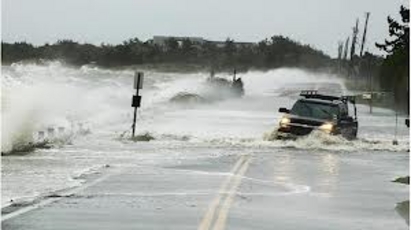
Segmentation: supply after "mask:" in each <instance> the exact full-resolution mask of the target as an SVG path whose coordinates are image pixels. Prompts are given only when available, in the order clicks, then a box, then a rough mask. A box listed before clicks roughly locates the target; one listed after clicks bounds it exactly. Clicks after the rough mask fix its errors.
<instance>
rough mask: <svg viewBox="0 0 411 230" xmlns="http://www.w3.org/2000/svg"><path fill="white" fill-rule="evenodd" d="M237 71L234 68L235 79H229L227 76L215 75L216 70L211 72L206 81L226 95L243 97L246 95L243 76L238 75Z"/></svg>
mask: <svg viewBox="0 0 411 230" xmlns="http://www.w3.org/2000/svg"><path fill="white" fill-rule="evenodd" d="M236 74H237V71H236V70H234V73H233V80H232V81H230V80H227V79H225V78H219V77H215V75H214V71H213V70H212V71H211V73H210V77H209V78H207V80H206V83H207V85H208V86H210V87H212V88H213V89H215V91H217V92H220V93H221V94H222V95H221V96H225V97H242V96H243V95H244V83H243V81H242V80H241V78H237V77H236Z"/></svg>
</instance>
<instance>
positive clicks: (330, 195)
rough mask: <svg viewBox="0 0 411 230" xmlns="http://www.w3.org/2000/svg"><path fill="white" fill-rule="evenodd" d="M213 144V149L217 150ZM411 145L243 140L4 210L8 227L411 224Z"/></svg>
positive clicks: (113, 170) (92, 179) (111, 173)
mask: <svg viewBox="0 0 411 230" xmlns="http://www.w3.org/2000/svg"><path fill="white" fill-rule="evenodd" d="M210 151H211V150H210ZM408 160H409V157H408V153H406V152H384V151H381V152H378V151H377V152H375V151H374V152H329V151H325V150H322V151H313V150H297V149H293V150H292V151H291V150H290V149H288V148H268V147H267V148H265V147H261V148H238V149H234V150H232V149H231V150H230V154H227V155H221V156H218V157H210V158H202V159H187V160H185V161H180V162H178V164H174V165H173V164H164V165H146V166H144V165H136V166H129V167H126V168H118V167H116V165H113V166H111V167H109V168H106V169H104V170H103V171H102V172H100V173H97V174H93V175H90V176H88V178H87V180H88V182H87V183H85V184H84V185H83V186H82V187H80V188H77V189H75V190H72V191H66V192H63V193H61V194H62V195H63V196H62V197H52V198H48V199H45V200H43V201H41V202H40V203H39V204H37V205H38V206H39V207H36V208H31V207H33V206H29V207H28V208H27V207H25V208H22V209H20V210H19V211H17V212H14V213H11V214H7V215H3V217H2V218H3V221H2V229H13V230H18V229H32V230H37V229H39V230H40V229H41V230H46V229H53V230H54V229H67V230H68V229H73V230H74V229H76V230H78V229H199V230H203V229H204V230H205V229H216V230H217V229H316V230H318V229H344V230H345V229H408V226H407V224H406V222H405V220H404V219H402V218H401V216H400V215H399V214H398V213H397V211H396V210H395V207H396V205H397V203H400V202H402V201H404V200H407V199H408V191H409V189H408V186H406V185H401V184H396V183H392V182H390V181H391V180H393V179H394V178H396V177H397V176H402V175H405V174H408Z"/></svg>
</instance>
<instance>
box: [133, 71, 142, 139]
mask: <svg viewBox="0 0 411 230" xmlns="http://www.w3.org/2000/svg"><path fill="white" fill-rule="evenodd" d="M143 80H144V73H143V72H135V73H134V89H136V95H133V99H132V101H131V107H134V117H133V133H132V137H134V134H135V131H136V119H137V108H138V107H140V105H141V96H140V95H138V93H139V89H142V88H143Z"/></svg>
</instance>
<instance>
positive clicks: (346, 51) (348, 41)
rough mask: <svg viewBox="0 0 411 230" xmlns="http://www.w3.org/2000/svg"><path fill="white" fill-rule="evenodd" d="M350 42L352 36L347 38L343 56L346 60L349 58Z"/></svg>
mask: <svg viewBox="0 0 411 230" xmlns="http://www.w3.org/2000/svg"><path fill="white" fill-rule="evenodd" d="M349 43H350V37H348V38H347V40H345V46H344V56H343V59H344V60H348V44H349Z"/></svg>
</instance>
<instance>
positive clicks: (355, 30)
mask: <svg viewBox="0 0 411 230" xmlns="http://www.w3.org/2000/svg"><path fill="white" fill-rule="evenodd" d="M357 36H358V18H357V21H356V23H355V27H353V31H352V41H351V53H350V60H351V61H352V60H353V57H354V55H355V46H356V44H357Z"/></svg>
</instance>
